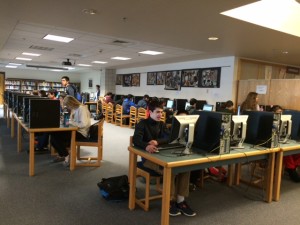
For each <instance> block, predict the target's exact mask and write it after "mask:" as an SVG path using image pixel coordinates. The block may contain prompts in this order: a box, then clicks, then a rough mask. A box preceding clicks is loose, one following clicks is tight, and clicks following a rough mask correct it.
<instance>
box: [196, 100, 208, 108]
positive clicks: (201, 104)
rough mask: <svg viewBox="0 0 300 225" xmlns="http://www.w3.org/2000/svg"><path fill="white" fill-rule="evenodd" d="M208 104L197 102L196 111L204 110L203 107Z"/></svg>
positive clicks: (203, 101)
mask: <svg viewBox="0 0 300 225" xmlns="http://www.w3.org/2000/svg"><path fill="white" fill-rule="evenodd" d="M205 104H207V101H206V100H197V102H196V109H197V110H199V109H201V110H202V109H203V106H204V105H205Z"/></svg>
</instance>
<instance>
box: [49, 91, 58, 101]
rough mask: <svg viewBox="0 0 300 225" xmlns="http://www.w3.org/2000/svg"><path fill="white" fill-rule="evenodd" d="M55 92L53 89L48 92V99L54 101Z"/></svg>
mask: <svg viewBox="0 0 300 225" xmlns="http://www.w3.org/2000/svg"><path fill="white" fill-rule="evenodd" d="M56 95H57V91H56V90H55V89H50V90H48V98H50V99H52V100H56V99H57V98H56Z"/></svg>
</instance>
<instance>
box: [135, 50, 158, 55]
mask: <svg viewBox="0 0 300 225" xmlns="http://www.w3.org/2000/svg"><path fill="white" fill-rule="evenodd" d="M139 53H141V54H145V55H161V54H164V53H163V52H157V51H151V50H146V51H142V52H139Z"/></svg>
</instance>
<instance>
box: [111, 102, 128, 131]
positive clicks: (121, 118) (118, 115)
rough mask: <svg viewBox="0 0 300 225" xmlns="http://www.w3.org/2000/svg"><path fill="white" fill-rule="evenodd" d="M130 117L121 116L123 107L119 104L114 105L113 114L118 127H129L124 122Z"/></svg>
mask: <svg viewBox="0 0 300 225" xmlns="http://www.w3.org/2000/svg"><path fill="white" fill-rule="evenodd" d="M129 118H130V115H124V114H123V107H122V106H121V105H119V104H117V105H116V112H115V124H116V125H120V127H125V126H126V127H128V126H129V125H126V124H124V120H126V119H129Z"/></svg>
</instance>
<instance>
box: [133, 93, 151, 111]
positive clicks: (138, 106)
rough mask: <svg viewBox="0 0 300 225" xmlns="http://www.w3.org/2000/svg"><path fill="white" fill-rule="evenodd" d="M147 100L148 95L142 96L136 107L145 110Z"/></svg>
mask: <svg viewBox="0 0 300 225" xmlns="http://www.w3.org/2000/svg"><path fill="white" fill-rule="evenodd" d="M149 99H150V97H149V95H144V97H143V99H141V100H139V101H138V103H137V105H136V107H137V108H144V109H147V106H148V102H149Z"/></svg>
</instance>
